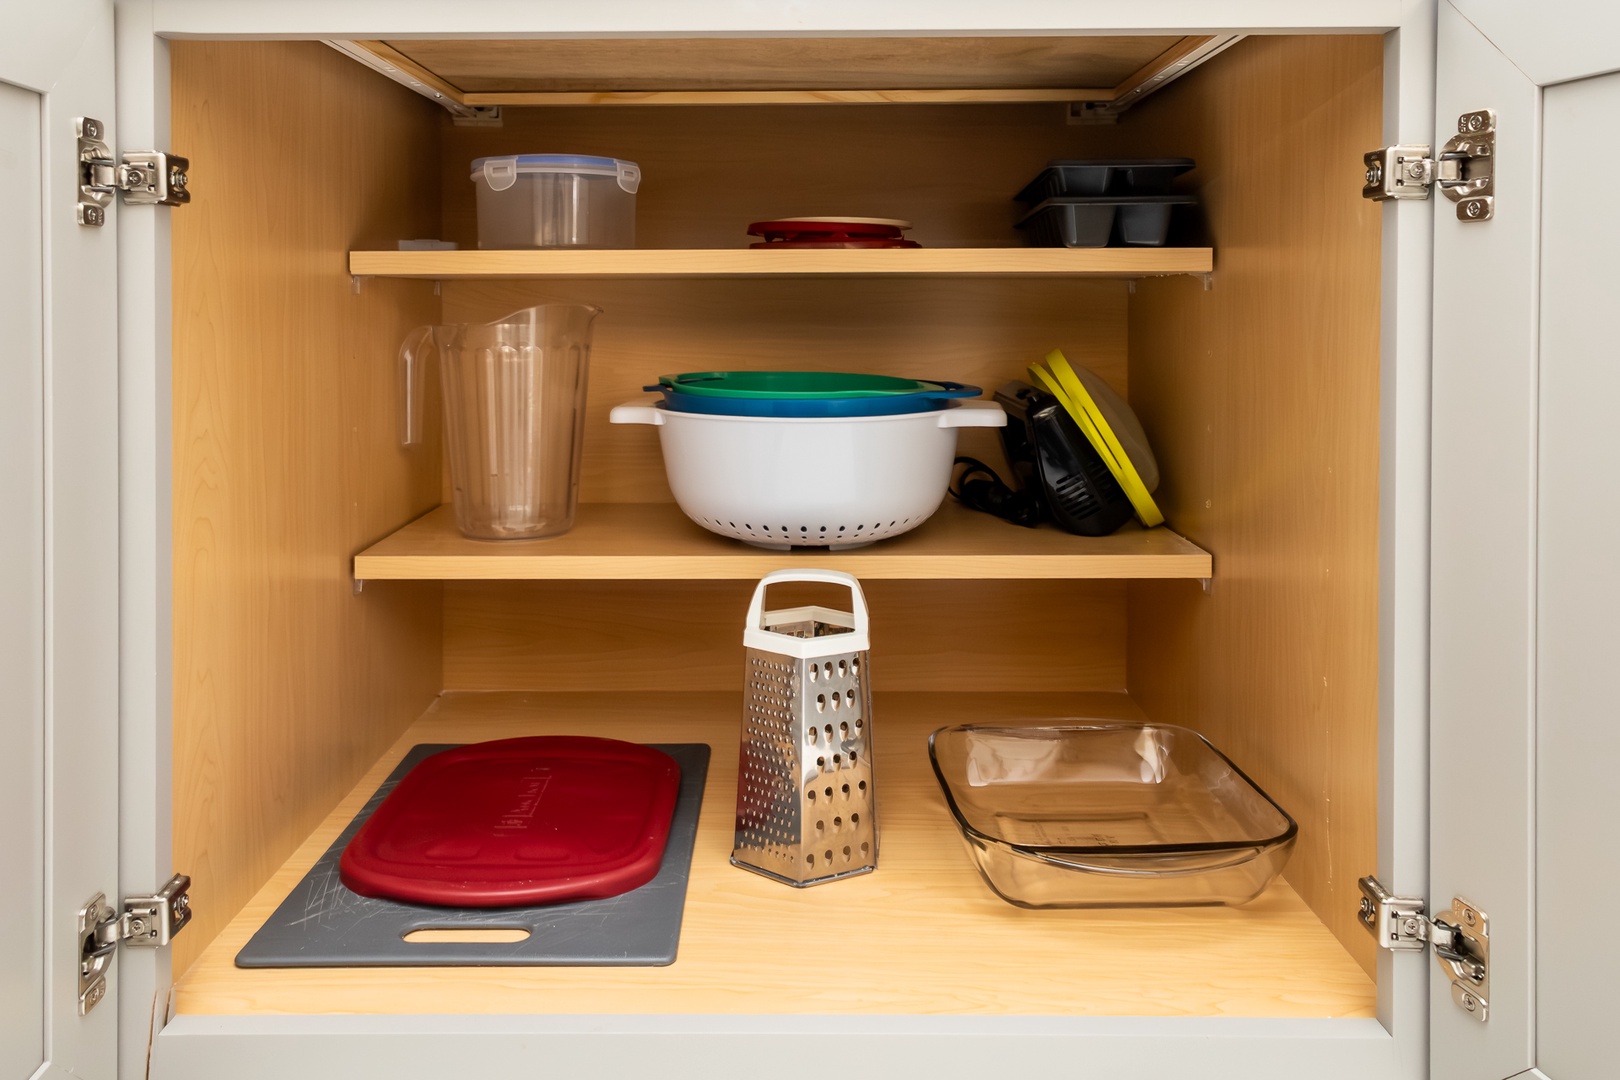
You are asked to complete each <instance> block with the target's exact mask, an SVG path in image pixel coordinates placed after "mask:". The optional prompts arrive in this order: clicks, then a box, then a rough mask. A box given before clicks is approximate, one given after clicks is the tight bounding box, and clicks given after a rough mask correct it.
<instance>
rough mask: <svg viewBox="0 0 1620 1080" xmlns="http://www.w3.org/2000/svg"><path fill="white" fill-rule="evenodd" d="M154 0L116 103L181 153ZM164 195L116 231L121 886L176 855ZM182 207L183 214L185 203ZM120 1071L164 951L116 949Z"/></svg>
mask: <svg viewBox="0 0 1620 1080" xmlns="http://www.w3.org/2000/svg"><path fill="white" fill-rule="evenodd" d="M151 14H152V13H151V8H150V5H147V4H144V3H143V4H120V5H119V7H118V13H117V15H118V17H117V49H118V67H117V76H118V113H117V119H116V122H115V123H114V125H113V130H114V132H115V133H116V134H117V137H118V145H119V147H120V148H123V149H131V148H137V149H157V150H172V151H173V152H175V153H177V154H181V155H182V156H183V155H184V154H185V152H186V150H185V148H184V147H176V146H171V145H170V144H169V48H168V42H167V40H165V39H164V38H161V37H158V36H156V35H155V34H154V33H153V31H152V18H151ZM175 212H176V211H174V210H171V209H170V208H169V207H165V206H121V207H120V208H119V213H118V216H117V228H118V308H119V313H120V318H119V326H118V386H119V402H118V465H119V489H120V492H121V498H120V500H119V507H118V530H119V537H120V543H119V564H120V565H119V635H118V638H119V667H120V669H121V670H122V672H123V677H122V679H121V681H120V685H119V705H118V708H119V716H120V722H121V727H122V732H123V736H122V738H121V740H120V753H119V816H118V821H119V836H118V850H119V860H118V867H119V872H118V888H119V890H120V894H121V895H129V894H133V893H144V892H150V891H151V890H152V889H155V888H157V887H158V886H160V885H162V884H163V883H164V882H166V881H168V880H169V875H170V874H171V873H173V872H174V871H176V870H183V869H184V868H183V867H176V866H175V865H174V863H173V817H172V813H171V808H172V794H173V790H174V786H173V782H172V775H173V763H174V754H173V746H172V740H171V736H170V721H171V714H172V711H173V710H172V697H173V695H172V678H173V670H174V663H173V652H172V648H171V643H172V642H173V640H174V634H173V618H172V605H173V601H174V586H173V562H174V560H173V553H172V544H171V539H170V534H171V531H172V525H171V523H172V514H171V512H170V507H171V495H170V486H171V477H172V471H173V470H172V468H171V458H172V451H171V444H170V434H171V430H172V425H171V423H170V414H171V409H172V401H171V395H170V385H169V346H170V328H171V324H172V320H171V286H172V282H173V276H172V274H171V270H170V264H169V223H170V218H171V216H172V214H173V213H175ZM178 212H179V213H185V212H186V210H185V208H184V207H181V208H179V210H178ZM118 968H119V971H118V979H119V991H120V993H119V1001H118V1011H119V1018H118V1030H119V1046H118V1074H119V1075H120V1076H123V1077H140V1076H143V1075H145V1070H146V1061H147V1053H148V1050H149V1044H150V1040H151V1036H152V1033H153V1030H154V1023H153V1015H154V1009H155V1005H154V1002H156V1001H157V1000H159V999H161V1000H162V1001H164V1002H165V1003H166V1002H167V999H168V993H169V984H170V981H171V976H170V968H169V950H167V949H124V950H122V953H121V955H120V956H119V958H118Z"/></svg>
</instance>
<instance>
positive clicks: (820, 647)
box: [743, 569, 872, 659]
mask: <svg viewBox="0 0 1620 1080" xmlns="http://www.w3.org/2000/svg"><path fill="white" fill-rule="evenodd" d="M795 581H815V582H821V583H823V584H826V585H842V586H844V587H845V588H847V589H849V595H850V600H851V613H852V614H853V616H854V618H853V619H852V620H851V621H852V622H854V624H855V628H854V629H853V630H852V631H850V632H849V633H847V634H831V635H828V636H827V637H819V638H801V637H794V636H793V635H791V634H777V633H773V632H772V631H770V630H767V629H765V627H764V621H765V590H766V589H768V588H770V587H771V586H772V585H783V584H787V583H788V582H795ZM743 645H744V646H745V647H747V648H750V649H764V650H765V651H766V652H776V653H785V654H787V655H789V656H795V657H798V658H799V659H808V658H809V657H812V656H831V655H834V654H836V653H849V652H861V651H863V650H866V649H870V648H871V647H872V637H871V632H870V620H869V618H868V616H867V613H866V597H865V596H864V595H863V594H862V593H861V583H860V582H859V581H857V580H856V578H855V575H854V574H846V573H844V572H843V571H842V570H812V569H805V570H773V571H771V572H770V573H769V574H766V575H765V576H764V577H762V578H760V579H759V584H758V585H756V586H754V598H753V599H752V600H750V601H749V602H748V624H747V626H746V627H745V628H744V630H743Z"/></svg>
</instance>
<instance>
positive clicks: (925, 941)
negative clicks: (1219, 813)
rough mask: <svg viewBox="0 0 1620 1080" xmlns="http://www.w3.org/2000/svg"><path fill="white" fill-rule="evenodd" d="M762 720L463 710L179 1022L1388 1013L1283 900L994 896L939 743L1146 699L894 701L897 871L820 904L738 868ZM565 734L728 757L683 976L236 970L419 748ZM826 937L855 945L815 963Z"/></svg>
mask: <svg viewBox="0 0 1620 1080" xmlns="http://www.w3.org/2000/svg"><path fill="white" fill-rule="evenodd" d="M740 708H741V698H740V694H739V693H738V692H732V693H713V694H679V693H620V694H611V693H603V694H549V695H525V694H450V695H446V696H444V697H443V698H441V699H440V700H439V702H438V703H437V704H436V705H435V706H433V707H432V708H431V709H429V711H428V712H427V714H426V715H425V716H423V718H422V719H421V721H420V722H418V723H417V724H416V725H414V726H413V727H412V728H411V729H410V730H409V731H408V732H406V733H405V735H404V736H403V737H402V738H400V739H399V741H398V742H396V743H395V745H394V746H393V747H392V748H391V749H390V750H388V751H387V752H386V753H384V754H383V755H382V756H381V757H380V758H379V759H378V761H377V762H376V764H375V766H374V767H373V768H372V769H371V770H370V772H369V773H368V774H367V775H366V776H365V778H364V779H363V780H362V781H361V782H360V783H359V784H357V785H356V786H355V788H354V790H353V791H352V792H350V793H349V795H348V796H347V797H345V798H343V799H342V800H341V801H339V802H338V803H337V805H336V806H335V808H334V809H333V811H332V813H331V815H330V816H329V817H328V818H327V819H326V821H325V822H323V823H322V824H321V825H319V826H318V827H317V828H315V829H314V831H313V832H312V833H311V834H310V835H309V837H308V839H307V840H306V841H305V842H304V844H303V845H302V846H301V847H300V848H299V849H298V851H297V853H296V854H295V855H294V856H293V857H292V858H291V859H289V860H288V861H287V863H286V864H285V865H284V866H283V867H282V868H281V869H280V870H279V871H277V872H276V873H275V875H274V876H273V877H272V878H271V879H270V881H269V883H268V884H266V886H265V887H264V889H262V890H261V891H260V892H259V894H258V895H257V896H256V897H254V899H253V901H252V903H250V904H249V905H248V906H247V907H246V908H245V909H243V911H242V913H241V914H240V915H239V916H238V917H237V918H236V919H235V920H234V921H233V922H232V923H231V925H230V927H229V928H228V929H227V930H226V931H225V932H224V933H223V934H221V935H220V936H219V938H218V939H217V940H216V941H215V942H214V943H213V944H212V945H211V946H210V947H209V948H208V950H207V952H206V953H205V954H204V956H203V957H202V959H201V960H200V961H198V963H196V964H194V965H193V966H192V968H191V969H190V970H189V971H188V972H187V973H186V975H185V976H184V977H183V978H182V979H181V980H180V981H179V982H178V983H177V985H176V987H175V1007H176V1009H177V1011H178V1012H180V1013H183V1014H190V1015H203V1014H238V1015H240V1014H264V1013H305V1014H307V1013H415V1014H421V1013H428V1014H434V1013H497V1014H498V1013H597V1012H606V1013H687V1014H704V1013H708V1014H713V1013H758V1014H770V1013H790V1012H791V1013H912V1014H917V1013H924V1014H926V1013H961V1014H970V1013H971V1014H989V1015H1005V1016H1016V1015H1042V1014H1045V1015H1053V1014H1064V1015H1096V1016H1167V1015H1174V1016H1294V1017H1303V1016H1316V1017H1331V1016H1356V1017H1366V1016H1371V1015H1373V1006H1374V1001H1373V997H1374V995H1373V984H1372V981H1371V980H1370V979H1369V978H1368V977H1367V975H1366V974H1365V973H1363V972H1362V971H1361V969H1360V968H1359V967H1358V966H1357V965H1356V963H1355V962H1354V961H1353V960H1352V959H1351V958H1350V957H1349V955H1348V954H1346V953H1345V952H1344V950H1343V949H1342V948H1341V947H1340V946H1339V945H1338V943H1337V942H1335V941H1334V939H1333V936H1332V935H1331V934H1329V933H1328V931H1327V930H1326V929H1325V928H1324V927H1323V926H1322V924H1321V922H1320V921H1319V920H1318V919H1317V918H1316V916H1315V915H1314V914H1312V913H1311V911H1310V910H1309V909H1308V908H1307V907H1306V906H1305V905H1304V904H1303V903H1301V902H1300V900H1299V898H1298V897H1297V896H1296V895H1295V894H1294V892H1293V891H1292V890H1291V889H1290V888H1289V887H1288V886H1287V885H1285V884H1282V883H1280V882H1279V883H1278V884H1277V885H1275V886H1274V887H1272V888H1271V889H1269V890H1268V891H1267V892H1266V893H1265V894H1263V895H1262V896H1261V897H1260V898H1259V899H1258V900H1256V901H1255V902H1253V903H1251V904H1249V905H1246V906H1244V907H1241V908H1173V909H1156V910H1112V911H1085V910H1068V911H1028V910H1024V909H1020V908H1016V907H1013V906H1011V905H1009V904H1007V903H1005V902H1003V901H1002V900H999V899H997V898H996V897H995V896H994V895H993V894H992V893H991V892H990V891H989V889H987V888H986V887H985V886H984V884H983V883H982V882H981V881H980V879H979V877H978V874H977V873H976V872H975V871H974V870H973V869H972V867H971V865H970V864H969V862H968V858H967V855H966V854H965V853H964V852H963V850H962V847H961V841H960V840H959V838H958V836H957V834H956V831H955V827H954V825H953V824H952V823H951V819H950V816H949V814H948V811H947V810H946V808H945V805H944V801H943V799H942V798H941V796H940V794H939V789H938V786H937V784H936V782H935V780H934V777H933V774H932V772H931V770H930V768H929V765H928V753H927V733H928V732H929V731H931V730H933V729H935V728H937V727H940V726H943V725H946V724H951V723H960V722H967V721H1005V720H1012V719H1020V718H1022V719H1039V718H1046V717H1053V716H1075V715H1089V716H1099V717H1116V718H1137V717H1139V713H1138V712H1137V710H1136V707H1135V706H1134V705H1133V704H1132V702H1131V701H1130V699H1129V698H1127V697H1125V696H1124V695H1121V694H1064V695H1050V694H1033V695H1032V694H964V693H947V694H895V693H883V692H881V691H880V692H879V694H878V696H877V698H876V704H875V709H874V718H873V723H872V731H873V737H874V743H875V747H874V751H873V752H874V754H875V758H874V764H875V767H876V777H875V782H876V784H877V790H878V793H879V799H880V810H879V815H880V816H879V827H880V828H881V830H882V848H881V854H880V857H879V865H878V870H877V871H876V872H875V873H873V874H869V875H866V876H863V877H859V878H852V879H849V880H847V881H840V882H833V883H830V884H827V885H822V886H819V887H816V888H812V889H806V890H795V889H790V888H787V887H786V886H783V885H779V884H777V883H776V882H773V881H770V880H767V879H766V878H763V877H759V876H757V875H755V874H751V873H748V872H746V871H743V870H739V869H736V868H735V867H733V866H731V865H729V863H728V861H727V859H728V856H729V854H730V851H731V839H732V823H733V810H734V798H735V785H736V769H737V736H738V730H739V717H740ZM548 732H578V733H586V734H593V735H604V736H610V737H614V738H624V739H634V740H644V741H653V740H665V739H680V740H696V741H704V742H708V743H709V744H710V745H711V746H712V747H713V750H714V757H713V761H712V764H711V765H710V769H709V778H708V786H707V788H706V790H705V794H704V801H703V809H702V817H701V819H700V821H699V825H698V837H697V845H696V851H695V855H694V861H693V869H692V878H691V884H690V888H689V890H688V893H687V901H686V914H685V922H684V924H683V926H682V931H681V940H680V952H679V956H678V957H677V959H676V961H675V963H674V964H673V965H671V966H669V967H664V968H349V969H303V970H290V969H283V970H268V969H258V970H242V969H238V968H236V967H235V966H234V964H233V963H232V959H233V957H234V956H235V954H236V952H237V950H238V949H240V948H241V946H242V945H243V944H244V943H245V942H246V940H247V938H248V937H249V936H250V935H251V934H252V933H253V931H254V930H256V929H257V928H258V926H259V925H260V924H261V923H262V922H263V920H264V919H265V918H266V917H267V916H268V915H269V913H270V912H271V911H272V910H273V909H274V907H275V905H276V904H278V903H279V902H280V901H281V900H282V898H283V897H285V896H286V895H287V893H288V892H289V891H290V890H291V888H292V886H293V885H294V884H295V883H296V882H297V880H298V879H299V877H300V876H301V875H302V874H303V873H304V871H305V870H306V869H307V868H308V867H309V866H310V865H312V864H313V863H314V861H315V859H316V858H317V857H318V856H319V855H320V853H321V852H322V851H324V850H325V848H326V847H327V845H329V844H330V843H331V841H332V839H333V838H334V837H335V836H336V835H337V834H338V832H339V831H340V830H341V829H342V827H343V826H344V825H345V824H346V823H347V822H348V821H349V820H350V819H351V818H352V817H353V815H354V813H355V812H356V811H357V810H358V809H359V807H360V806H361V805H362V804H363V803H364V801H365V799H366V798H367V797H368V796H369V795H370V794H371V792H372V791H374V790H375V788H376V786H377V785H378V784H379V783H381V781H382V779H383V778H384V777H385V776H386V775H387V774H388V772H389V770H390V769H392V767H393V766H394V764H395V763H396V762H397V761H399V759H400V758H401V757H403V756H404V754H405V752H406V751H407V750H408V749H409V748H410V747H411V746H413V745H415V744H416V743H419V742H464V741H473V740H482V739H492V738H504V737H509V736H515V735H522V734H540V733H548ZM1240 760H1241V759H1240ZM807 935H811V936H812V937H813V938H814V939H816V940H825V941H836V947H835V948H833V951H832V952H831V953H828V954H826V955H825V956H824V957H823V958H822V959H821V960H820V961H817V962H814V963H808V964H807V958H806V954H805V942H806V940H807Z"/></svg>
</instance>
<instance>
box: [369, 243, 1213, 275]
mask: <svg viewBox="0 0 1620 1080" xmlns="http://www.w3.org/2000/svg"><path fill="white" fill-rule="evenodd" d="M1214 265H1215V255H1214V251H1213V249H1211V248H1037V247H1030V248H904V249H879V250H854V251H845V250H832V251H765V250H760V249H756V248H682V249H676V248H627V249H623V250H607V251H594V250H585V251H351V252H349V273H351V274H354V275H356V276H358V277H402V278H433V279H435V280H448V279H453V278H545V277H567V278H591V277H646V278H662V277H819V276H824V275H825V276H846V277H868V276H870V277H890V276H896V277H926V276H929V275H933V274H938V275H953V276H957V277H1102V278H1137V277H1161V276H1167V275H1173V274H1207V273H1210V272H1211V270H1213V269H1214Z"/></svg>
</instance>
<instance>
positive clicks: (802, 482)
mask: <svg viewBox="0 0 1620 1080" xmlns="http://www.w3.org/2000/svg"><path fill="white" fill-rule="evenodd" d="M608 418H609V419H610V420H611V421H612V422H613V423H615V424H651V425H653V426H654V427H656V428H658V438H659V443H660V444H661V445H662V447H663V452H664V472H665V474H666V475H667V476H668V477H669V488H670V491H671V492H673V493H674V495H675V502H676V503H677V504H679V506H680V508H681V510H682V511H684V512H685V514H686V516H687V517H689V518H691V519H692V520H693V521H695V522H697V523H698V524H699V525H702V526H703V527H704V528H705V529H708V530H709V531H710V532H716V533H719V534H720V535H721V536H729V537H732V538H734V539H737V540H742V541H744V542H746V543H750V544H754V545H757V546H761V547H770V548H788V547H792V546H795V545H804V546H813V547H828V548H833V549H837V548H842V547H853V546H856V545H859V544H869V543H871V542H872V541H874V540H882V539H885V538H887V537H890V536H897V535H899V534H900V533H903V532H907V531H908V530H911V529H915V528H916V527H917V526H918V525H921V524H922V523H923V522H924V521H927V520H928V518H929V517H930V516H931V515H932V514H933V513H934V511H935V510H938V509H939V504H940V502H941V501H942V500H943V499H944V498H945V491H946V488H947V487H948V486H949V484H950V480H951V464H952V462H953V461H954V460H955V459H956V433H957V430H958V429H960V428H965V427H1003V426H1005V425H1006V423H1007V416H1006V414H1005V413H1003V412H1002V411H1001V407H1000V406H998V405H994V404H991V403H989V402H972V403H966V404H962V405H954V406H952V407H950V408H947V409H939V410H935V411H931V412H919V413H902V414H900V415H897V416H846V417H785V416H723V415H717V414H709V413H689V412H676V411H674V410H672V409H666V408H664V407H663V406H662V405H651V404H643V403H641V402H635V403H632V404H628V405H620V406H619V407H618V408H616V409H614V410H613V411H612V413H610V414H609V417H608Z"/></svg>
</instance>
